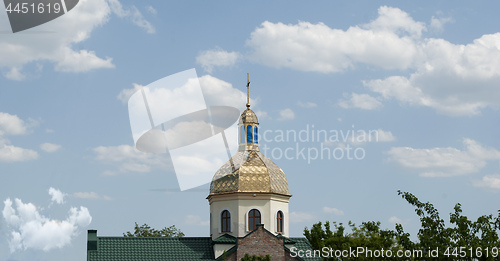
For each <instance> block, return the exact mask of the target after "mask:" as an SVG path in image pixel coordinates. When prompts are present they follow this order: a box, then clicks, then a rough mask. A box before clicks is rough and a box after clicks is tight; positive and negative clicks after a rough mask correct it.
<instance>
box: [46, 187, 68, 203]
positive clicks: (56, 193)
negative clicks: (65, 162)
mask: <svg viewBox="0 0 500 261" xmlns="http://www.w3.org/2000/svg"><path fill="white" fill-rule="evenodd" d="M49 195H50V196H51V197H52V199H51V200H52V202H55V203H57V204H63V203H64V197H65V196H66V194H65V193H63V192H62V191H60V190H58V189H55V188H53V187H50V188H49Z"/></svg>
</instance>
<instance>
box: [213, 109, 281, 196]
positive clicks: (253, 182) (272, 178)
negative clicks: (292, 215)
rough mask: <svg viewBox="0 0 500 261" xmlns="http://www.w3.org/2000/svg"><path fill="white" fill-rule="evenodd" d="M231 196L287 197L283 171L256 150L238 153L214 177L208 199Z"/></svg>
mask: <svg viewBox="0 0 500 261" xmlns="http://www.w3.org/2000/svg"><path fill="white" fill-rule="evenodd" d="M252 113H253V112H252ZM242 115H243V114H242ZM254 115H255V114H254ZM233 192H259V193H277V194H282V195H290V194H289V193H288V181H287V179H286V176H285V173H283V170H281V168H280V167H278V165H276V164H275V163H274V162H272V161H271V160H270V159H269V158H267V157H266V156H264V154H262V153H260V152H259V151H256V150H245V151H238V152H237V153H236V154H235V155H234V156H233V157H232V158H231V159H230V160H228V161H227V162H226V163H225V164H224V165H222V167H221V168H220V169H219V170H218V171H217V172H216V173H215V175H214V178H213V180H212V183H211V184H210V195H214V194H225V193H233Z"/></svg>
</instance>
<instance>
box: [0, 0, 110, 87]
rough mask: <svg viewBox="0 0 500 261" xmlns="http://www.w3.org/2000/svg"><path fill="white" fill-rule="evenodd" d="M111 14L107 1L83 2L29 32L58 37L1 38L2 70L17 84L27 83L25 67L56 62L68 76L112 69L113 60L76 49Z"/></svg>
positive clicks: (12, 36) (82, 0) (12, 35)
mask: <svg viewBox="0 0 500 261" xmlns="http://www.w3.org/2000/svg"><path fill="white" fill-rule="evenodd" d="M109 13H110V9H109V6H108V4H107V2H106V1H105V0H92V1H90V0H81V1H79V3H78V5H77V6H76V7H75V8H74V9H72V10H71V11H69V12H68V13H66V14H65V15H63V16H61V17H59V18H57V19H54V20H53V21H50V22H48V23H46V24H43V25H40V26H38V27H36V28H33V29H28V31H40V32H55V33H37V34H25V33H22V32H21V33H17V34H11V35H9V36H8V37H2V38H0V57H2V59H1V60H0V68H9V71H8V72H7V73H6V74H4V75H5V76H6V77H7V78H9V79H14V80H21V79H24V78H25V77H26V74H29V72H22V71H21V68H22V67H23V65H25V64H29V63H32V62H40V61H51V62H54V63H55V68H56V70H59V71H65V72H83V71H88V70H93V69H99V68H112V67H113V64H112V63H111V59H110V58H106V59H102V58H99V57H98V56H97V55H96V54H95V53H94V52H93V51H89V50H79V51H76V50H74V49H72V48H73V46H74V44H75V43H79V42H82V41H84V40H86V39H87V38H89V37H90V34H91V32H92V31H93V30H94V29H95V28H96V27H98V26H101V25H103V24H104V23H106V22H107V21H108V18H109ZM4 15H5V12H0V16H4ZM2 18H5V19H6V17H2ZM36 70H38V69H36Z"/></svg>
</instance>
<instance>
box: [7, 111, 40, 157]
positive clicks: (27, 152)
mask: <svg viewBox="0 0 500 261" xmlns="http://www.w3.org/2000/svg"><path fill="white" fill-rule="evenodd" d="M33 125H36V122H35V121H34V120H31V119H29V120H28V122H25V121H23V120H22V119H20V118H19V117H18V116H17V115H11V114H8V113H4V112H0V162H1V161H3V162H15V161H27V160H35V159H37V158H38V153H37V152H36V151H34V150H31V149H24V148H20V147H16V146H14V145H11V144H10V140H8V139H7V138H5V136H8V135H22V134H26V133H28V130H29V129H30V128H31V127H32V126H33Z"/></svg>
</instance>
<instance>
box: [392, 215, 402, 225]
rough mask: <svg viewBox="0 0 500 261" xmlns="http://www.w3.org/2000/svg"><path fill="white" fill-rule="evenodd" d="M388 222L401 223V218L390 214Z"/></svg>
mask: <svg viewBox="0 0 500 261" xmlns="http://www.w3.org/2000/svg"><path fill="white" fill-rule="evenodd" d="M389 223H391V224H401V223H403V220H401V219H400V218H398V217H396V216H392V217H390V218H389Z"/></svg>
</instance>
